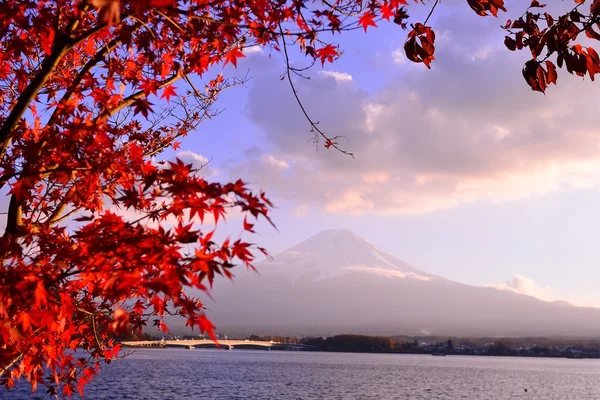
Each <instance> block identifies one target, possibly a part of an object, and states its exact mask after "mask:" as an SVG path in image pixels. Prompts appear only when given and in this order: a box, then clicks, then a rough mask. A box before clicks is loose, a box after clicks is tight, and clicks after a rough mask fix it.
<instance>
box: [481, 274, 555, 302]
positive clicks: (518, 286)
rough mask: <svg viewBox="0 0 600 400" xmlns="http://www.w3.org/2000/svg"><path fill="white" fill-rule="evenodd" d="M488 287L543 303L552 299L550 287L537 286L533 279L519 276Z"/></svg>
mask: <svg viewBox="0 0 600 400" xmlns="http://www.w3.org/2000/svg"><path fill="white" fill-rule="evenodd" d="M489 287H493V288H495V289H498V290H506V291H509V292H513V293H519V294H524V295H527V296H532V297H535V298H538V299H540V300H544V301H552V300H553V299H554V296H553V294H552V289H551V288H550V286H539V285H538V283H537V282H536V281H534V280H533V279H530V278H527V277H525V276H523V275H519V274H515V275H514V276H513V277H512V278H511V279H510V280H508V281H506V283H501V284H495V285H489Z"/></svg>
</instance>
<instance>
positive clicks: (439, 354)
mask: <svg viewBox="0 0 600 400" xmlns="http://www.w3.org/2000/svg"><path fill="white" fill-rule="evenodd" d="M431 355H432V356H447V355H448V354H446V353H431Z"/></svg>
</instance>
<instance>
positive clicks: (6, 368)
mask: <svg viewBox="0 0 600 400" xmlns="http://www.w3.org/2000/svg"><path fill="white" fill-rule="evenodd" d="M21 359H23V353H19V355H18V356H16V357H15V358H13V360H12V361H11V362H10V363H8V365H6V367H3V368H2V369H0V376H4V374H6V373H7V372H8V371H9V370H10V369H11V368H12V367H14V366H15V365H16V364H17V363H18V362H19V361H21Z"/></svg>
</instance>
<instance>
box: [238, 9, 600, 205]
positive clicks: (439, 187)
mask: <svg viewBox="0 0 600 400" xmlns="http://www.w3.org/2000/svg"><path fill="white" fill-rule="evenodd" d="M464 8H465V9H464V10H463V8H462V7H461V8H456V12H457V13H458V14H460V18H458V17H457V16H456V15H454V12H453V14H452V15H445V14H444V11H443V10H444V9H443V8H441V9H440V15H441V16H440V18H439V19H438V20H437V21H436V24H435V26H436V31H437V32H438V40H437V43H436V61H435V63H434V65H433V68H432V70H430V71H428V70H426V69H425V68H424V67H423V66H422V65H414V64H412V63H406V64H404V63H402V64H400V65H395V64H394V63H393V60H392V58H394V59H395V58H397V57H398V54H397V52H394V53H393V55H392V51H390V55H389V64H390V68H392V70H393V71H394V73H393V74H391V73H388V75H387V77H385V78H383V79H385V81H386V82H387V84H386V85H385V86H384V88H382V89H381V88H380V89H376V90H366V89H364V88H363V87H362V86H361V80H360V78H357V77H356V76H354V75H352V76H351V75H350V74H349V73H348V72H344V70H343V65H344V64H343V62H344V60H343V59H342V60H341V61H340V67H339V68H338V71H336V72H332V71H324V72H321V73H315V74H313V75H312V76H311V79H310V80H303V79H298V81H297V82H296V85H297V89H298V94H299V96H300V98H301V99H302V100H303V103H304V105H305V107H306V109H307V110H308V112H309V113H310V115H311V116H312V118H313V119H314V120H316V121H320V123H319V127H320V128H321V129H322V130H324V131H325V132H327V133H328V134H329V135H330V136H337V135H339V136H341V137H340V138H339V139H338V141H339V143H340V145H341V147H343V148H345V149H348V150H349V151H352V152H354V154H355V159H351V158H349V157H346V156H343V155H341V154H337V153H336V152H334V151H331V150H329V151H328V150H325V149H324V148H323V146H322V143H321V144H320V146H319V148H318V150H317V151H311V150H310V148H309V145H307V143H306V142H307V140H309V139H310V132H309V126H308V123H307V121H306V120H305V119H304V117H303V115H302V113H301V112H300V111H299V109H298V107H297V104H295V100H294V98H293V95H292V93H291V91H290V88H289V85H288V84H287V82H285V81H280V80H279V77H280V74H281V71H280V69H278V68H271V69H269V68H268V67H266V69H262V70H260V74H259V75H258V76H257V77H256V79H254V80H253V82H252V85H251V90H250V95H249V101H248V105H247V115H248V117H249V118H250V120H252V121H253V123H254V124H256V126H257V127H258V128H259V130H260V131H261V132H262V134H263V136H264V143H261V144H260V146H262V147H261V148H265V149H266V148H268V151H267V150H260V151H264V152H265V153H268V154H269V156H270V157H274V158H275V159H277V160H281V161H283V162H285V163H286V164H288V165H289V166H290V168H286V169H282V168H271V167H270V166H269V165H268V163H265V160H264V158H263V157H253V158H247V159H246V160H244V161H241V162H238V163H237V166H236V167H234V171H233V173H234V174H236V173H240V172H244V173H245V176H248V175H250V176H251V178H252V181H253V182H256V183H257V184H259V185H260V186H261V187H264V188H265V189H267V190H268V191H269V192H270V193H273V194H274V195H276V196H277V197H279V198H281V199H284V200H289V201H292V202H295V203H297V204H299V205H309V206H315V207H318V208H320V209H322V210H324V211H327V212H332V213H351V214H357V213H359V214H360V213H369V214H420V213H424V212H430V211H433V210H440V209H445V208H449V207H453V206H455V205H458V204H462V203H466V202H472V201H488V202H500V201H507V200H513V199H520V198H523V197H527V196H532V195H543V194H547V193H551V192H555V191H559V190H561V189H562V188H565V187H577V188H580V187H592V186H596V185H598V183H599V179H600V161H598V160H599V159H600V158H599V156H600V136H599V135H598V134H597V129H596V125H597V124H596V121H595V118H594V115H595V114H596V113H597V109H598V106H597V102H595V101H593V99H595V92H596V88H595V86H594V85H593V84H591V83H590V82H581V81H580V79H577V78H573V77H571V76H569V75H568V74H567V73H566V72H562V73H561V75H560V78H559V79H560V80H561V84H560V85H559V86H558V87H554V86H553V87H552V88H551V89H550V90H549V91H548V93H547V94H546V96H543V95H541V94H539V93H533V92H530V91H529V88H528V87H527V85H526V83H525V82H524V81H523V79H522V77H521V74H520V66H521V64H522V61H523V57H522V54H515V53H511V52H509V51H507V50H506V49H505V48H504V47H503V45H502V35H501V33H502V32H500V30H499V29H498V27H497V21H496V20H494V19H485V20H476V22H477V23H475V24H473V25H469V29H468V30H467V29H466V28H465V26H464V25H465V24H464V20H465V19H469V18H478V17H476V16H472V15H471V14H470V13H472V12H471V10H468V7H464ZM453 10H454V9H453ZM263 57H267V56H266V55H265V56H263ZM257 58H258V57H257ZM257 65H260V68H265V67H264V63H262V64H257ZM367 67H368V66H365V68H367ZM371 72H372V73H373V74H375V73H377V71H376V70H372V71H371ZM350 77H351V78H352V80H351V81H350ZM575 121H576V122H575Z"/></svg>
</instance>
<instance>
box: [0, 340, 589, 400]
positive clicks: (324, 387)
mask: <svg viewBox="0 0 600 400" xmlns="http://www.w3.org/2000/svg"><path fill="white" fill-rule="evenodd" d="M525 389H527V392H525ZM86 396H87V398H89V399H93V400H108V399H115V400H117V399H119V400H120V399H140V400H155V399H156V400H168V399H173V400H179V399H277V400H278V399H415V400H417V399H424V400H432V399H493V400H500V399H544V400H551V399H556V400H570V399H573V400H584V399H600V360H587V359H584V360H570V359H550V358H513V357H473V356H471V357H469V356H447V357H432V356H428V355H404V354H350V353H319V352H287V351H260V350H233V351H226V350H216V349H214V350H209V349H204V350H184V349H140V350H136V352H135V353H134V354H132V355H130V356H129V357H127V358H125V359H122V360H118V361H116V362H113V363H111V364H110V365H103V369H102V371H101V373H100V376H99V377H97V378H96V380H95V381H94V383H92V384H90V385H89V386H87V388H86ZM30 398H34V399H43V398H44V396H43V395H42V392H40V393H39V394H34V395H31V393H30V392H29V389H28V388H27V387H26V385H25V384H21V385H20V387H19V389H18V390H17V391H16V392H15V391H11V392H5V391H3V389H0V399H3V400H4V399H11V400H12V399H15V400H17V399H30Z"/></svg>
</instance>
